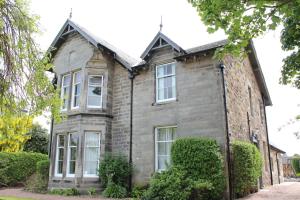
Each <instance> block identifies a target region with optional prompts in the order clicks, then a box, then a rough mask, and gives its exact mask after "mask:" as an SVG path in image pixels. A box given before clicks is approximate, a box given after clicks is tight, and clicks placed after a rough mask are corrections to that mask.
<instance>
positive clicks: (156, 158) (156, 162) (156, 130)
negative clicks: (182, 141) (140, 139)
mask: <svg viewBox="0 0 300 200" xmlns="http://www.w3.org/2000/svg"><path fill="white" fill-rule="evenodd" d="M163 128H164V129H167V128H176V129H177V126H159V127H155V141H154V142H155V171H156V172H162V171H164V169H158V143H159V142H172V143H173V142H174V141H175V138H176V135H175V134H176V132H177V130H176V132H175V134H174V136H173V140H167V141H157V139H158V129H163Z"/></svg>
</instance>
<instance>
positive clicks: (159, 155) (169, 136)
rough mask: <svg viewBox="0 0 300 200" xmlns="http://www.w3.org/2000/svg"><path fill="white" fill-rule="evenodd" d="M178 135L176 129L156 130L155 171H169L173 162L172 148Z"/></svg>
mask: <svg viewBox="0 0 300 200" xmlns="http://www.w3.org/2000/svg"><path fill="white" fill-rule="evenodd" d="M175 134H176V127H174V126H172V127H159V128H156V129H155V170H156V171H163V170H166V169H167V166H168V165H169V164H170V160H171V146H172V143H173V141H174V138H175Z"/></svg>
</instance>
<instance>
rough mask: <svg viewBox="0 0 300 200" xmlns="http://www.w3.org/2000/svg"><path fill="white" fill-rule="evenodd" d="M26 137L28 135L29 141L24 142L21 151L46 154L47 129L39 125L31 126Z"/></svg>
mask: <svg viewBox="0 0 300 200" xmlns="http://www.w3.org/2000/svg"><path fill="white" fill-rule="evenodd" d="M28 135H30V139H29V140H27V141H26V143H25V145H24V149H23V151H27V152H36V153H44V154H47V153H48V143H49V134H48V130H47V129H45V128H43V127H42V126H41V125H39V124H33V126H32V129H31V131H30V132H29V133H28Z"/></svg>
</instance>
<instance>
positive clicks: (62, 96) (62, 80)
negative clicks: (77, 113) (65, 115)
mask: <svg viewBox="0 0 300 200" xmlns="http://www.w3.org/2000/svg"><path fill="white" fill-rule="evenodd" d="M67 76H70V80H71V74H65V75H63V76H62V78H61V92H60V99H61V100H64V96H65V95H67V96H68V98H67V106H66V108H63V106H64V104H63V105H62V106H61V109H60V110H61V111H67V110H68V107H69V100H70V88H71V83H70V82H69V85H68V86H65V85H64V80H65V77H67ZM66 87H69V89H68V94H64V88H66Z"/></svg>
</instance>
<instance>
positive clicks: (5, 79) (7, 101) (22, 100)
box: [0, 0, 60, 119]
mask: <svg viewBox="0 0 300 200" xmlns="http://www.w3.org/2000/svg"><path fill="white" fill-rule="evenodd" d="M28 10H29V9H28V4H27V1H26V0H0V114H3V113H14V114H18V113H21V112H22V111H23V110H27V111H28V113H29V115H33V116H36V115H40V114H41V113H42V112H43V111H45V110H47V109H48V110H51V111H52V114H53V116H54V117H55V118H56V119H59V105H60V100H59V96H58V93H57V92H56V91H55V88H54V86H53V84H52V83H51V80H50V79H49V77H48V76H47V71H49V70H50V69H51V65H50V64H49V62H48V56H45V54H44V53H43V52H42V51H41V50H40V48H39V46H38V45H37V43H36V42H35V41H34V37H35V36H36V35H37V33H39V27H38V17H37V16H35V15H32V14H30V13H29V11H28Z"/></svg>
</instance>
